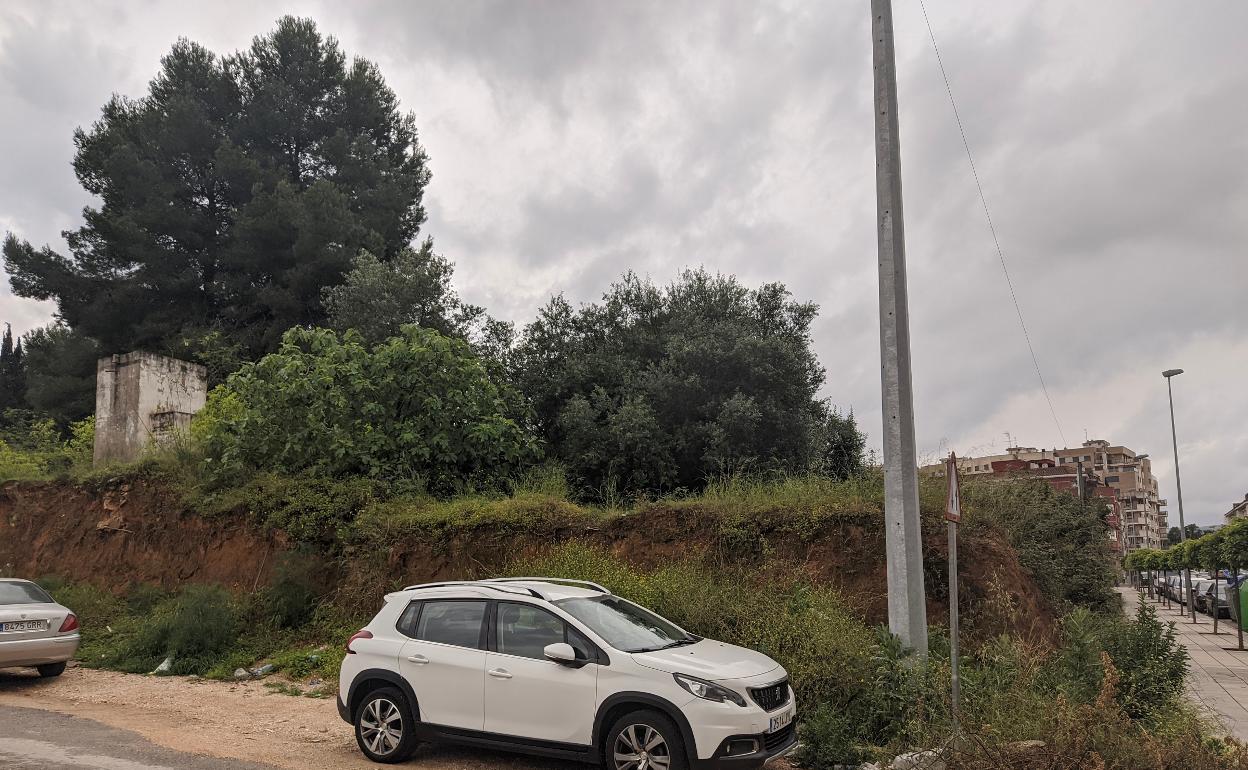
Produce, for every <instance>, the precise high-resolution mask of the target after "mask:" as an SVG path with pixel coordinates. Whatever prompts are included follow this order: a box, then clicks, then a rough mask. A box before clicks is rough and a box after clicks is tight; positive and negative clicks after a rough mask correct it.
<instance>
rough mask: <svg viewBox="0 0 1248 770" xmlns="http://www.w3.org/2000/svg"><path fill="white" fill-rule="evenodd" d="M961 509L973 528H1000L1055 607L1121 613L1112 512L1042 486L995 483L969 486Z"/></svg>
mask: <svg viewBox="0 0 1248 770" xmlns="http://www.w3.org/2000/svg"><path fill="white" fill-rule="evenodd" d="M962 499H963V505H964V507H965V508H966V509H967V511H968V518H969V520H970V522H971V523H973V524H987V525H990V526H996V527H998V528H1000V529H1001V530H1002V531H1004V532H1005V533H1006V535H1007V536H1008V537H1009V540H1010V543H1011V545H1013V546H1014V548H1015V549H1016V550H1017V551H1018V558H1019V561H1020V562H1021V563H1022V565H1023V566H1024V567H1026V568H1027V570H1028V571H1029V572H1030V573H1031V575H1032V577H1034V578H1035V580H1036V583H1037V585H1039V587H1040V590H1041V591H1042V592H1043V593H1044V595H1045V596H1046V597H1047V598H1048V599H1049V600H1050V602H1052V604H1053V605H1054V607H1055V608H1057V609H1059V610H1061V609H1063V608H1064V607H1069V606H1084V607H1089V608H1092V609H1095V610H1101V611H1113V612H1117V611H1118V610H1119V609H1120V608H1121V606H1122V605H1121V602H1120V600H1119V598H1118V595H1117V594H1115V593H1114V582H1115V579H1114V566H1113V565H1114V561H1113V555H1112V553H1111V552H1110V547H1109V538H1108V535H1109V527H1108V524H1106V516H1107V515H1108V512H1109V511H1108V508H1106V506H1105V503H1104V502H1103V501H1101V500H1098V499H1093V500H1090V501H1088V502H1081V501H1080V500H1079V499H1078V498H1077V497H1075V496H1074V495H1072V494H1070V493H1068V492H1059V491H1056V490H1054V489H1053V488H1052V487H1050V486H1049V485H1048V484H1045V483H1044V482H1042V481H1034V480H1026V479H1019V480H1004V481H1001V480H992V481H982V482H974V483H968V484H965V485H964V487H963V497H962Z"/></svg>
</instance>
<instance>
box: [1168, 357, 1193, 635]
mask: <svg viewBox="0 0 1248 770" xmlns="http://www.w3.org/2000/svg"><path fill="white" fill-rule="evenodd" d="M1182 373H1183V370H1182V369H1167V370H1165V371H1164V372H1162V373H1161V376H1162V377H1165V378H1166V393H1167V394H1168V395H1169V396H1170V440H1171V442H1173V444H1174V487H1175V491H1176V492H1178V496H1179V544H1180V545H1181V544H1183V543H1185V542H1187V524H1186V523H1185V522H1184V521H1183V482H1182V480H1181V479H1180V478H1179V436H1178V433H1176V432H1175V430H1174V388H1173V387H1172V386H1171V383H1170V380H1171V378H1173V377H1176V376H1178V375H1180V374H1182ZM1183 582H1184V589H1183V590H1184V591H1185V593H1184V596H1186V597H1187V606H1188V607H1190V608H1191V610H1192V622H1193V623H1195V622H1196V602H1194V601H1192V568H1191V567H1187V568H1185V569H1184V570H1183Z"/></svg>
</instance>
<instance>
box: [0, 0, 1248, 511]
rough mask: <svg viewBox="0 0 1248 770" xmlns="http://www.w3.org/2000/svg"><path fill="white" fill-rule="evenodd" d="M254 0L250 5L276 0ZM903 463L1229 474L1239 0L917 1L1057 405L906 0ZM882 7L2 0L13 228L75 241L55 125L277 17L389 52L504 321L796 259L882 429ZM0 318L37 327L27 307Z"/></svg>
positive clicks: (1241, 89) (1243, 134)
mask: <svg viewBox="0 0 1248 770" xmlns="http://www.w3.org/2000/svg"><path fill="white" fill-rule="evenodd" d="M261 6H263V8H261ZM895 6H896V7H895V16H896V25H897V57H898V71H899V80H900V86H899V88H900V95H901V131H902V162H903V177H904V181H905V196H906V197H905V214H906V217H907V221H906V236H907V248H908V252H909V268H910V303H911V316H912V324H913V328H912V334H913V345H914V351H913V352H914V379H915V382H914V384H915V391H916V397H915V401H916V410H917V422H918V442H919V451H920V455H921V456H924V457H925V458H935V457H936V456H937V455H939V454H940V453H943V452H946V451H948V449H950V448H952V449H955V450H957V451H958V452H959V453H960V454H966V453H974V454H984V453H991V452H997V451H1002V450H1003V449H1004V447H1006V446H1007V445H1008V444H1007V437H1006V434H1007V432H1008V434H1009V436H1011V437H1012V441H1013V443H1019V444H1023V445H1029V446H1042V447H1054V446H1062V445H1063V444H1066V445H1070V446H1077V445H1078V444H1079V443H1080V442H1082V441H1083V440H1084V435H1085V431H1086V434H1087V436H1089V437H1091V438H1106V439H1109V440H1110V441H1112V442H1114V443H1122V444H1126V445H1128V446H1130V447H1132V448H1133V449H1135V450H1136V451H1139V452H1148V453H1150V454H1151V455H1152V457H1153V460H1154V468H1155V469H1156V470H1157V472H1158V475H1159V476H1160V477H1161V483H1162V487H1163V495H1164V496H1166V497H1168V498H1169V499H1170V518H1171V522H1172V523H1176V522H1177V519H1178V515H1177V506H1176V505H1175V502H1176V501H1175V493H1174V472H1173V470H1174V466H1173V453H1172V451H1171V448H1170V434H1169V423H1168V415H1167V412H1166V389H1165V382H1164V380H1163V379H1162V377H1161V374H1160V373H1161V371H1162V370H1163V369H1167V368H1170V367H1182V368H1184V369H1186V370H1187V373H1186V374H1184V375H1183V376H1182V377H1179V378H1177V379H1176V380H1175V386H1176V391H1177V392H1176V408H1177V410H1178V424H1179V431H1180V434H1179V448H1180V453H1181V459H1182V462H1183V472H1184V481H1185V492H1186V498H1185V502H1186V509H1187V514H1188V519H1189V521H1196V522H1199V523H1213V522H1216V521H1220V520H1221V514H1222V513H1223V512H1224V511H1226V510H1227V509H1228V508H1229V507H1230V506H1231V504H1232V503H1233V502H1235V501H1236V500H1239V499H1242V498H1243V495H1244V493H1245V492H1248V431H1246V428H1248V399H1246V398H1245V392H1246V388H1248V337H1246V336H1245V331H1246V330H1248V267H1246V258H1248V253H1246V251H1248V248H1246V247H1248V54H1246V53H1245V49H1244V47H1243V41H1242V35H1243V31H1244V29H1248V3H1244V2H1242V0H1222V1H1221V2H1218V1H1215V0H1207V1H1206V2H1202V3H1201V4H1200V5H1199V9H1196V8H1194V7H1193V6H1192V5H1191V4H1187V3H1175V2H1171V1H1170V0H1165V1H1164V2H1163V1H1162V0H1156V1H1155V2H1144V1H1143V0H1120V1H1119V2H1106V1H1105V0H1101V1H1100V2H1096V3H1088V2H1086V0H1085V1H1084V2H1076V1H1075V0H1043V1H1042V2H1009V3H1002V2H990V1H988V0H983V1H982V2H952V1H951V0H928V11H929V13H930V15H931V19H932V24H933V27H934V29H935V33H936V36H937V41H938V42H939V43H940V46H941V50H942V53H943V55H944V57H945V64H946V66H947V68H948V70H949V76H950V79H951V81H952V85H953V89H954V94H955V96H956V97H957V99H958V103H959V108H960V110H961V113H962V118H963V121H964V123H965V126H966V133H967V137H968V140H969V142H970V144H971V148H972V150H973V151H974V152H975V153H976V162H977V164H978V167H979V173H980V177H981V179H982V180H983V183H984V187H985V190H986V193H987V196H988V203H989V206H990V207H991V208H992V211H993V217H994V220H995V222H996V225H997V230H998V232H999V234H1000V236H1001V242H1002V246H1003V248H1004V250H1005V253H1006V258H1007V261H1008V264H1009V267H1010V270H1011V273H1012V276H1013V279H1014V284H1015V287H1016V289H1017V294H1018V299H1019V302H1020V304H1021V306H1022V310H1023V313H1024V315H1025V317H1026V320H1027V324H1028V327H1029V330H1030V333H1031V339H1032V342H1033V343H1034V345H1035V349H1036V355H1037V357H1038V359H1039V362H1040V366H1041V367H1042V369H1043V372H1044V375H1045V378H1046V379H1047V382H1048V386H1049V391H1050V394H1051V395H1052V399H1053V403H1054V406H1055V408H1056V411H1057V415H1058V418H1059V420H1060V423H1061V432H1062V433H1064V434H1065V440H1064V441H1063V438H1062V435H1061V433H1059V430H1058V427H1057V426H1056V425H1055V423H1054V421H1053V419H1052V418H1051V416H1050V414H1049V410H1048V407H1047V405H1046V404H1045V402H1044V398H1043V395H1042V394H1041V392H1040V388H1039V385H1038V382H1037V379H1036V374H1035V371H1034V369H1033V367H1032V363H1031V358H1030V355H1029V354H1028V352H1027V348H1026V344H1025V342H1024V339H1023V335H1022V332H1021V330H1020V328H1019V325H1018V321H1017V318H1016V316H1015V313H1014V308H1013V305H1012V304H1011V301H1010V296H1009V292H1008V289H1007V287H1006V283H1005V280H1004V277H1003V275H1002V271H1001V267H1000V264H999V262H998V260H997V256H996V253H995V250H994V248H993V243H992V239H991V236H990V234H989V232H988V229H987V225H986V223H985V219H984V215H983V211H982V209H981V208H980V203H979V200H978V198H977V194H976V190H975V186H974V182H973V180H972V178H971V175H970V171H969V168H968V166H967V162H966V157H965V155H964V152H963V149H962V145H961V140H960V138H959V135H958V132H957V127H956V124H955V123H954V120H953V115H952V112H951V110H950V107H949V104H948V99H947V97H946V94H945V90H944V84H943V82H942V81H941V79H940V72H939V69H938V67H937V63H936V58H935V55H934V54H933V51H932V48H931V44H930V42H929V41H928V39H927V31H926V28H925V27H924V24H923V16H922V13H921V11H920V8H919V4H918V1H917V0H896V2H895ZM868 7H869V4H868V2H867V0H859V1H858V2H845V1H844V0H809V1H808V2H800V3H798V2H792V3H761V2H756V1H755V0H742V1H740V2H727V1H725V0H716V2H696V3H695V2H672V1H671V0H666V1H665V2H654V3H639V2H593V3H588V2H465V1H464V0H454V2H452V1H451V0H447V1H446V2H439V3H434V2H423V3H410V2H351V3H343V2H316V1H314V0H309V1H307V2H289V3H268V4H265V3H256V2H252V1H248V2H235V1H232V0H231V1H222V0H218V2H214V3H198V4H194V5H191V4H187V3H159V2H126V3H117V2H96V3H76V2H75V3H71V2H55V1H51V0H40V1H39V2H13V1H12V0H10V1H9V2H6V3H4V5H3V8H0V100H2V101H0V103H2V104H3V105H4V109H3V110H0V229H2V230H5V231H12V232H15V233H17V234H18V235H19V236H21V237H23V238H28V239H30V240H31V241H33V242H35V243H36V244H38V245H41V244H44V243H50V244H52V245H53V246H54V247H55V248H58V249H61V250H64V248H65V244H64V241H63V240H62V238H61V237H60V232H61V231H62V230H64V229H66V228H69V227H76V226H78V225H79V223H80V221H81V208H82V206H83V205H85V204H86V203H88V202H89V201H88V197H87V196H86V194H85V193H84V192H83V191H82V189H81V188H80V187H79V186H78V183H77V180H76V179H75V178H74V176H73V172H72V169H71V168H70V161H71V159H72V156H73V144H72V141H71V138H72V136H71V135H72V132H73V130H74V128H75V127H77V126H86V125H89V124H90V123H91V122H92V121H93V120H94V119H95V118H96V117H97V115H98V113H99V109H100V107H101V106H102V105H103V104H104V102H105V101H106V100H107V99H108V97H109V94H110V93H113V92H117V93H121V94H125V95H128V96H140V95H142V94H144V93H145V91H146V85H147V82H148V81H149V80H150V78H151V77H152V76H153V75H154V74H155V72H156V70H157V67H158V61H159V58H160V56H161V55H162V54H164V53H165V52H166V51H167V50H168V49H169V47H170V45H171V44H172V43H173V42H174V40H175V39H177V38H178V37H181V36H185V37H189V38H191V39H193V40H196V41H198V42H200V43H203V44H204V45H206V46H208V47H209V48H211V49H213V50H215V51H217V52H232V51H234V50H237V49H239V48H242V47H245V46H246V45H247V44H248V43H249V42H250V39H251V37H252V36H253V35H256V34H262V33H265V32H267V31H269V30H270V29H271V28H272V26H273V22H274V21H275V20H276V19H277V18H278V16H280V15H282V14H283V13H294V14H298V15H305V16H310V17H312V18H314V19H315V20H316V21H317V22H318V23H319V24H320V26H321V29H322V30H323V31H324V32H326V33H330V34H333V35H335V36H337V37H338V38H339V40H340V41H341V43H342V45H343V47H344V48H345V49H346V51H347V52H348V53H349V54H358V55H362V56H365V57H367V58H370V59H372V60H374V61H376V62H377V63H378V64H379V65H380V67H381V69H382V71H383V73H384V74H385V77H386V78H387V80H388V81H389V83H390V85H391V86H392V87H393V88H394V89H395V91H397V93H398V94H399V97H400V98H401V99H402V102H403V105H404V107H405V108H406V109H410V110H412V111H413V112H414V113H415V115H416V119H417V123H418V126H419V129H420V131H421V141H422V143H423V145H424V147H425V148H426V150H427V151H428V152H429V155H430V156H431V159H432V169H433V182H432V184H431V185H430V187H429V190H428V192H427V194H426V204H427V207H428V210H429V222H428V224H427V227H426V232H427V233H428V234H431V235H432V236H433V237H434V239H435V241H436V244H437V247H438V250H439V251H441V252H442V253H443V254H445V255H446V256H447V257H449V258H451V259H452V260H453V261H454V262H455V263H456V265H457V272H456V283H457V286H458V287H459V288H460V290H461V292H462V293H463V294H464V295H465V296H466V297H467V298H468V299H469V300H470V301H473V302H476V303H479V304H483V305H485V306H486V307H488V308H489V309H490V311H491V312H492V313H494V314H495V315H497V316H500V317H504V318H508V319H511V320H514V321H517V322H520V323H523V322H524V321H526V320H528V319H529V318H531V317H532V315H533V313H534V311H535V309H536V308H537V307H538V306H540V305H541V304H542V303H543V302H544V301H545V300H546V299H547V298H548V297H549V296H550V295H551V294H553V293H559V292H563V293H564V294H565V295H567V296H568V297H569V298H571V299H573V300H576V301H585V300H592V299H595V298H596V297H598V295H600V294H601V293H602V291H603V290H604V289H605V288H606V287H607V285H608V284H609V283H610V282H611V281H612V280H613V279H614V278H616V277H617V276H619V274H620V273H621V272H622V271H624V270H626V269H633V270H636V271H638V272H640V273H642V274H647V275H649V276H651V277H652V278H653V279H655V280H656V281H659V282H666V281H667V280H669V279H670V278H671V277H672V276H673V275H674V274H675V273H676V271H678V270H679V269H680V268H682V267H684V266H697V265H703V266H705V267H706V268H708V269H710V270H713V271H720V272H724V273H733V274H735V275H737V276H738V277H740V278H741V279H742V280H743V281H745V282H747V283H749V284H758V283H761V282H765V281H782V282H784V283H786V284H787V285H788V286H789V287H790V289H791V290H792V291H793V293H794V294H795V296H796V297H797V298H799V299H802V300H811V301H814V302H817V303H818V304H819V305H820V306H821V308H822V312H821V313H820V316H819V320H818V321H817V323H816V325H815V329H814V338H815V346H816V348H817V351H818V354H819V357H820V360H821V361H822V362H823V364H824V366H826V367H827V370H828V380H827V385H826V387H825V394H826V395H827V396H828V397H830V398H831V399H832V400H833V401H834V402H835V403H837V404H839V405H841V406H842V407H845V408H852V409H853V410H854V412H855V414H857V416H858V418H859V420H860V423H861V425H862V427H863V428H864V429H865V430H866V431H867V432H868V433H869V434H870V435H871V443H872V445H873V446H876V447H878V446H879V433H880V407H879V398H880V397H879V373H878V372H879V350H878V345H879V341H878V340H879V338H878V303H877V293H876V292H877V283H876V269H875V268H876V262H875V258H876V253H875V248H876V245H875V198H874V181H875V180H874V154H873V153H874V151H873V144H872V137H873V133H872V113H871V106H870V101H871V95H872V90H871V68H870V61H871V51H870V43H871V38H870V18H869V12H868ZM3 279H4V280H3V283H4V286H3V288H2V289H0V320H8V321H11V322H12V323H13V325H14V327H15V329H17V330H18V331H22V332H24V331H27V330H29V329H31V328H33V327H34V326H37V325H40V324H43V323H46V322H47V321H48V320H49V319H50V318H51V315H52V311H53V308H52V307H51V306H50V305H49V304H45V303H37V302H31V301H28V300H23V299H19V298H15V297H13V296H12V294H11V293H10V292H9V288H8V281H7V276H3Z"/></svg>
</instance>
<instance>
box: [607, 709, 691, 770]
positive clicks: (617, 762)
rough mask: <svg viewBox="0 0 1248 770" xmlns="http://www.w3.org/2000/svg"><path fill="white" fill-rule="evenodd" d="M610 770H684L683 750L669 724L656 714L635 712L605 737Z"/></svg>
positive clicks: (671, 725)
mask: <svg viewBox="0 0 1248 770" xmlns="http://www.w3.org/2000/svg"><path fill="white" fill-rule="evenodd" d="M606 748H607V750H606V755H607V756H606V760H607V767H609V768H610V769H611V770H684V768H685V767H686V762H685V747H684V744H683V743H682V742H681V740H680V731H679V730H677V729H676V725H675V724H674V723H673V722H672V720H670V719H668V718H667V717H666V716H664V715H663V714H660V713H659V712H657V711H634V712H632V713H630V714H625V715H624V716H622V717H620V718H619V719H618V720H616V722H615V726H614V727H612V728H611V733H610V734H609V735H608V736H607V747H606Z"/></svg>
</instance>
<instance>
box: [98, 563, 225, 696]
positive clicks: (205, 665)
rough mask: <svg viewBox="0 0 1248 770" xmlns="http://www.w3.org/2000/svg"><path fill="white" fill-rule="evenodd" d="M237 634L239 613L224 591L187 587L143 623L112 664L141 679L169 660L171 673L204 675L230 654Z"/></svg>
mask: <svg viewBox="0 0 1248 770" xmlns="http://www.w3.org/2000/svg"><path fill="white" fill-rule="evenodd" d="M238 631H239V623H238V615H237V610H236V609H235V607H234V603H233V600H232V599H231V597H230V595H229V593H228V592H227V591H226V590H225V589H223V588H221V587H220V586H204V585H192V586H187V587H186V588H185V589H184V590H183V591H182V593H181V594H179V595H178V596H177V597H176V598H175V599H172V600H170V601H168V602H165V603H163V604H161V605H159V606H157V607H156V608H155V611H154V613H153V614H152V615H150V616H147V617H145V618H144V619H143V621H142V622H141V623H140V624H139V628H138V629H137V631H136V633H135V635H134V637H133V638H132V639H131V641H130V643H129V644H128V645H125V646H124V647H123V648H122V649H121V650H119V651H118V656H119V659H117V660H115V661H112V663H113V664H114V665H116V667H118V668H121V669H122V670H123V671H130V672H134V673H143V672H147V671H152V670H154V669H155V668H156V667H157V666H159V665H160V663H161V661H162V660H164V659H165V658H166V657H169V658H172V665H171V668H170V673H172V674H200V675H202V674H205V673H207V672H208V670H209V669H211V668H212V667H213V666H214V665H216V664H217V663H218V661H219V660H220V659H221V658H222V657H223V656H225V655H226V654H227V653H228V652H229V651H230V648H231V647H232V646H233V645H234V643H235V642H236V641H237V639H238Z"/></svg>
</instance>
